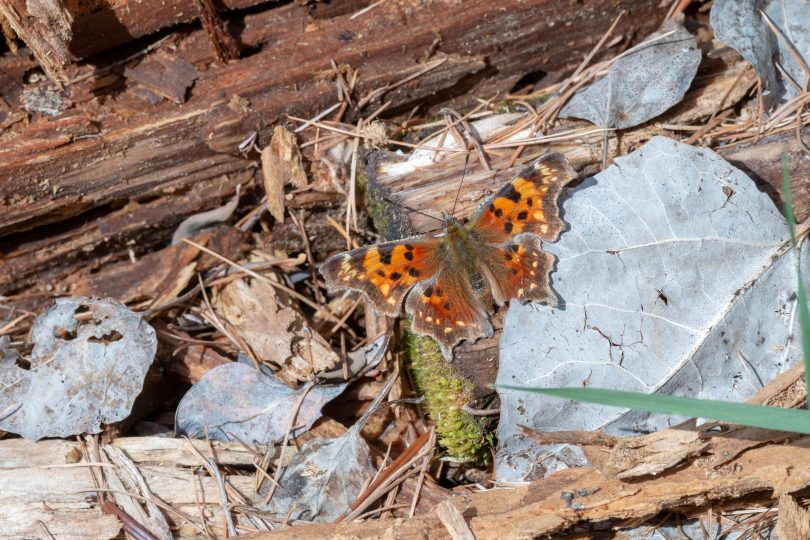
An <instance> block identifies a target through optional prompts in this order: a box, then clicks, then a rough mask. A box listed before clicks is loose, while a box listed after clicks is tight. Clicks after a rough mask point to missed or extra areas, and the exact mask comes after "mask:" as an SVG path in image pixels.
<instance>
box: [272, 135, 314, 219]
mask: <svg viewBox="0 0 810 540" xmlns="http://www.w3.org/2000/svg"><path fill="white" fill-rule="evenodd" d="M262 174H263V175H264V190H265V191H266V192H267V209H268V210H269V211H270V215H272V216H273V217H274V218H275V220H276V221H279V222H281V221H284V186H285V185H287V184H292V185H294V186H295V187H297V188H299V189H300V188H303V187H306V185H307V175H306V172H305V171H304V165H303V163H302V161H301V151H300V150H299V149H298V144H297V143H296V142H295V135H293V134H292V133H291V132H290V131H288V130H286V129H285V128H284V127H282V126H276V128H275V130H274V131H273V139H272V140H271V141H270V146H267V147H266V148H264V150H262Z"/></svg>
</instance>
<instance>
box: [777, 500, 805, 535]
mask: <svg viewBox="0 0 810 540" xmlns="http://www.w3.org/2000/svg"><path fill="white" fill-rule="evenodd" d="M776 532H777V533H778V534H779V538H785V539H787V538H810V510H808V509H807V508H804V507H802V506H801V505H799V502H798V501H797V500H796V497H794V496H793V495H790V494H785V495H782V496H781V497H779V520H778V521H777V522H776Z"/></svg>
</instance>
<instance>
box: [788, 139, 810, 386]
mask: <svg viewBox="0 0 810 540" xmlns="http://www.w3.org/2000/svg"><path fill="white" fill-rule="evenodd" d="M782 191H783V194H782V196H783V197H784V199H785V219H787V222H788V228H789V229H790V239H791V241H792V242H793V252H794V253H795V254H796V276H797V281H798V285H797V296H798V298H797V301H798V302H799V325H800V326H801V328H802V356H803V357H804V382H805V385H806V387H807V388H810V311H808V309H807V292H806V291H805V289H804V280H803V279H802V267H801V263H800V261H799V246H798V244H797V242H796V215H795V214H794V212H793V193H792V192H791V191H790V176H789V175H788V155H787V152H785V153H783V154H782Z"/></svg>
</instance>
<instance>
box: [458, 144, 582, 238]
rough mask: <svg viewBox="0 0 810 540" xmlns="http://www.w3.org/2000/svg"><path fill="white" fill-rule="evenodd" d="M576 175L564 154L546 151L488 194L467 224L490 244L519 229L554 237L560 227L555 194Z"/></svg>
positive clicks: (545, 236) (508, 236)
mask: <svg viewBox="0 0 810 540" xmlns="http://www.w3.org/2000/svg"><path fill="white" fill-rule="evenodd" d="M575 176H576V172H575V171H574V169H573V168H572V167H571V165H570V164H569V163H568V160H567V159H565V156H563V155H562V154H557V153H552V154H547V155H545V156H543V157H541V158H540V159H538V160H536V161H535V162H534V163H532V164H531V165H529V166H527V167H526V168H525V169H523V170H522V171H521V172H520V173H519V174H518V175H517V176H516V177H515V178H513V179H512V180H511V181H510V182H508V183H507V184H506V185H504V186H503V187H502V188H501V189H500V190H499V191H498V192H497V193H495V195H493V196H492V197H490V199H489V200H488V201H487V202H485V203H484V204H483V205H482V206H481V209H480V210H479V211H478V213H477V214H476V216H475V217H474V218H473V219H472V220H471V221H470V223H469V225H468V227H470V228H471V229H472V230H475V231H478V232H479V235H480V237H481V238H482V239H483V240H484V241H485V242H488V243H493V244H500V243H503V242H506V241H507V240H508V239H509V238H511V237H513V236H515V235H517V234H520V233H532V234H535V235H537V236H539V237H540V238H542V239H543V240H546V241H554V240H556V239H557V236H558V235H559V234H560V231H561V230H562V229H563V222H562V220H561V219H560V216H559V210H558V208H557V196H558V195H559V194H560V190H561V189H562V188H563V186H565V184H567V183H568V182H570V181H571V180H572V179H573V178H574V177H575Z"/></svg>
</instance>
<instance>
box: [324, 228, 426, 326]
mask: <svg viewBox="0 0 810 540" xmlns="http://www.w3.org/2000/svg"><path fill="white" fill-rule="evenodd" d="M438 244H439V241H438V240H437V239H435V238H431V237H420V238H418V239H416V238H414V239H406V240H401V241H396V242H387V243H384V244H377V245H375V246H369V247H364V248H359V249H355V250H353V251H350V252H348V253H340V254H338V255H335V256H334V257H331V258H330V259H328V260H327V261H326V262H324V263H323V265H322V266H321V274H323V276H324V278H326V284H327V285H328V286H329V287H330V288H333V289H356V290H358V291H361V292H363V293H364V294H365V295H366V296H368V299H369V300H370V301H371V302H372V303H373V304H374V307H375V308H376V309H377V311H379V312H380V313H383V314H385V315H391V316H394V315H398V314H399V311H400V306H401V305H402V299H403V297H404V296H405V294H406V293H407V292H408V290H409V289H410V288H411V287H413V286H414V285H415V284H416V283H418V282H420V281H422V280H425V279H430V278H432V277H433V276H434V275H435V273H436V271H437V267H438V262H439V261H438V255H437V247H438Z"/></svg>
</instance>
